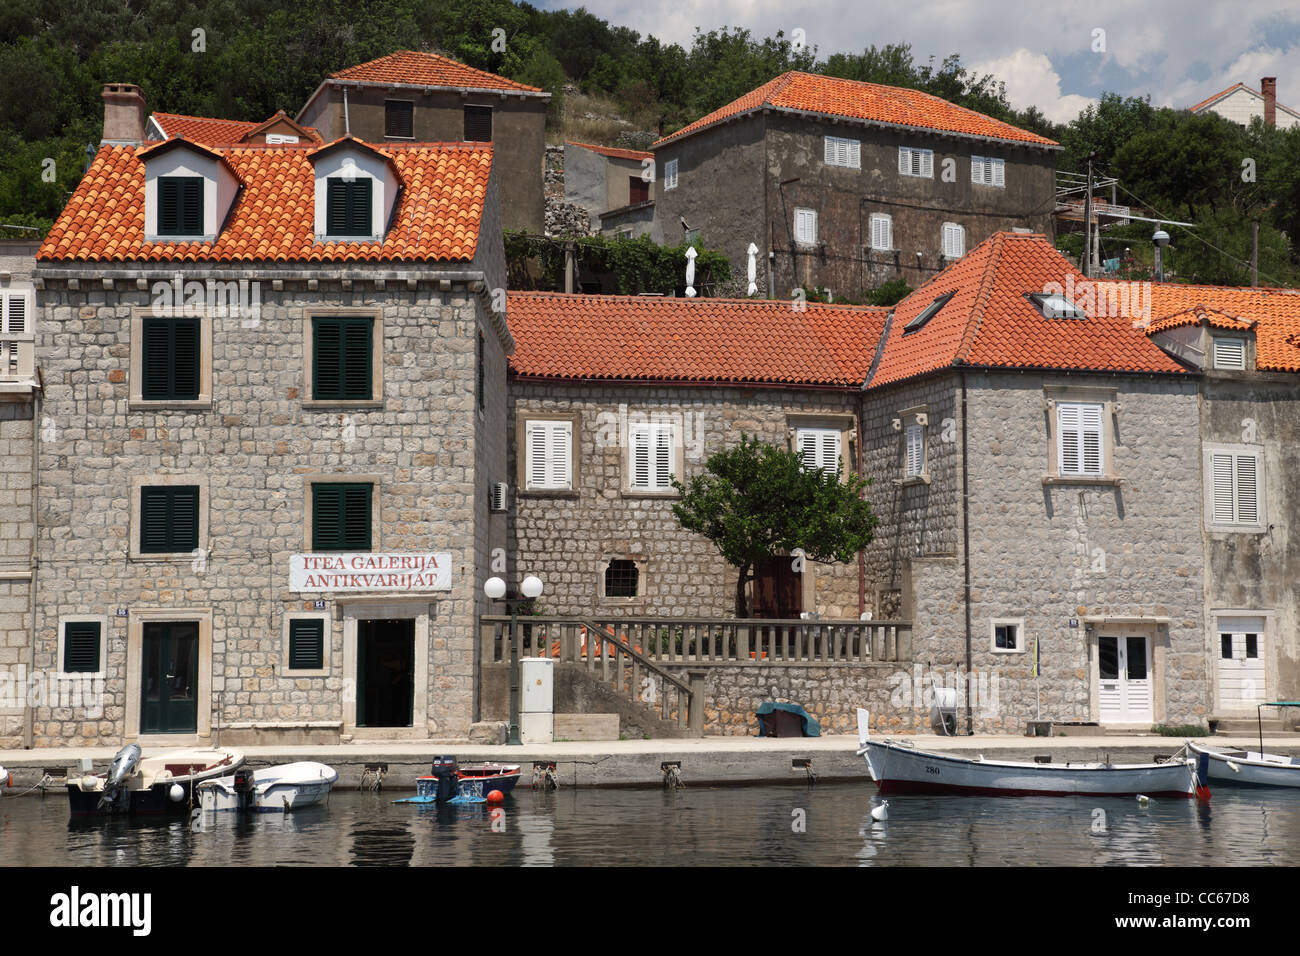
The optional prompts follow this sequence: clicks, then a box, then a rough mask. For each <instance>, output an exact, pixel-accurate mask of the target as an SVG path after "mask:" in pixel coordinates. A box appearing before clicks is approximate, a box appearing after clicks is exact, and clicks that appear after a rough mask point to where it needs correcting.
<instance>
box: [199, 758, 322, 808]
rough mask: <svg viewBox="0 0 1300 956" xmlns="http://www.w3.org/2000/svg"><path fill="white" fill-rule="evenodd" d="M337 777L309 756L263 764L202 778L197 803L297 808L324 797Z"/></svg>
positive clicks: (221, 806) (230, 806)
mask: <svg viewBox="0 0 1300 956" xmlns="http://www.w3.org/2000/svg"><path fill="white" fill-rule="evenodd" d="M338 779H339V775H338V771H337V770H335V769H334V768H333V767H329V766H326V765H325V764H323V763H316V762H315V761H311V760H303V761H299V762H298V763H286V764H280V765H279V766H276V767H263V768H261V769H260V770H254V771H252V773H248V772H244V773H236V774H232V775H231V776H228V777H220V778H218V779H216V780H208V781H206V782H204V783H203V784H201V785H200V786H199V788H198V796H199V806H200V807H202V808H203V810H204V811H218V810H253V811H255V812H260V813H278V812H288V811H290V810H300V809H302V808H303V807H309V806H311V805H312V804H315V803H320V802H321V801H322V800H324V799H325V797H326V796H327V795H328V794H329V792H330V788H332V787H333V786H334V784H335V783H336V782H338Z"/></svg>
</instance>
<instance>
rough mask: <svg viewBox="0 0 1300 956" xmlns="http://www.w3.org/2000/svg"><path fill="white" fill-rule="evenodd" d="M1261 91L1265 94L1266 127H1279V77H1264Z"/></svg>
mask: <svg viewBox="0 0 1300 956" xmlns="http://www.w3.org/2000/svg"><path fill="white" fill-rule="evenodd" d="M1259 89H1260V92H1261V93H1263V94H1264V125H1265V126H1267V127H1268V128H1269V129H1272V128H1273V127H1274V126H1276V125H1277V77H1276V76H1266V77H1264V78H1263V79H1262V80H1260V81H1259Z"/></svg>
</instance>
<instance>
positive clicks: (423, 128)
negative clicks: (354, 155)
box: [297, 50, 551, 234]
mask: <svg viewBox="0 0 1300 956" xmlns="http://www.w3.org/2000/svg"><path fill="white" fill-rule="evenodd" d="M550 99H551V95H550V94H549V93H545V92H543V91H542V90H539V89H537V88H536V87H534V86H527V85H525V84H523V83H516V82H515V81H514V80H508V79H506V78H505V77H502V76H497V75H496V74H495V73H487V72H485V71H483V70H476V69H473V68H472V67H468V66H466V65H465V64H463V63H457V62H456V61H455V60H449V59H447V58H446V57H443V56H438V55H436V54H433V53H420V52H416V51H413V50H399V51H398V52H396V53H390V54H388V55H387V56H382V57H379V58H378V59H376V60H370V61H369V62H367V63H361V64H358V65H357V66H350V67H348V68H347V69H344V70H339V71H338V72H337V73H331V74H330V75H329V76H328V77H326V78H325V79H324V80H323V81H322V82H321V84H320V86H318V87H317V88H316V90H315V91H314V92H313V93H312V94H311V96H310V97H308V99H307V102H306V104H305V105H304V106H303V108H302V109H301V110H300V111H299V113H298V116H297V120H298V122H299V123H301V124H303V125H305V126H311V127H314V128H316V129H318V130H319V131H320V134H321V136H323V137H324V138H325V141H326V142H329V141H330V140H333V139H337V138H338V137H340V136H356V137H358V138H359V139H363V140H365V141H366V142H368V143H391V144H399V143H403V142H408V143H409V142H418V143H459V142H476V143H492V144H493V146H494V147H495V150H494V156H495V160H494V161H495V163H496V170H497V180H498V182H499V188H500V190H501V218H502V224H503V225H504V227H505V228H506V229H523V230H525V231H527V232H530V233H534V234H538V233H541V231H542V225H543V215H544V208H545V203H544V200H543V194H542V164H543V157H544V155H545V147H546V140H545V127H546V111H547V109H548V107H549V105H550Z"/></svg>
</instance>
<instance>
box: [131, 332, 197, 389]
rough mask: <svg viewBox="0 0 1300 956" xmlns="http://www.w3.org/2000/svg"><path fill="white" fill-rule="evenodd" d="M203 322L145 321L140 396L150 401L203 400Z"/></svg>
mask: <svg viewBox="0 0 1300 956" xmlns="http://www.w3.org/2000/svg"><path fill="white" fill-rule="evenodd" d="M199 321H200V320H199V319H198V318H179V319H145V320H144V323H143V327H142V333H143V337H144V341H143V342H142V343H141V348H142V349H143V350H144V351H143V354H142V355H141V360H140V369H141V373H142V375H143V377H144V378H143V381H142V382H141V383H140V396H141V398H144V399H145V400H147V401H167V400H171V401H191V402H192V401H195V400H197V399H198V397H199V379H200V370H199V359H200V355H199V351H200V343H199V329H200V326H199Z"/></svg>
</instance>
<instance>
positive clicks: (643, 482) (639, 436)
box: [629, 425, 650, 488]
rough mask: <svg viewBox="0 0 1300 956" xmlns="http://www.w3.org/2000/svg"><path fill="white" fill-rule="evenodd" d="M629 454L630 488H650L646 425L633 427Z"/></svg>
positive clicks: (648, 435) (648, 438)
mask: <svg viewBox="0 0 1300 956" xmlns="http://www.w3.org/2000/svg"><path fill="white" fill-rule="evenodd" d="M629 438H630V442H631V445H632V447H631V449H630V454H631V456H632V487H633V488H649V487H650V428H649V426H647V425H634V426H633V427H632V431H631V435H630V436H629Z"/></svg>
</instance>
